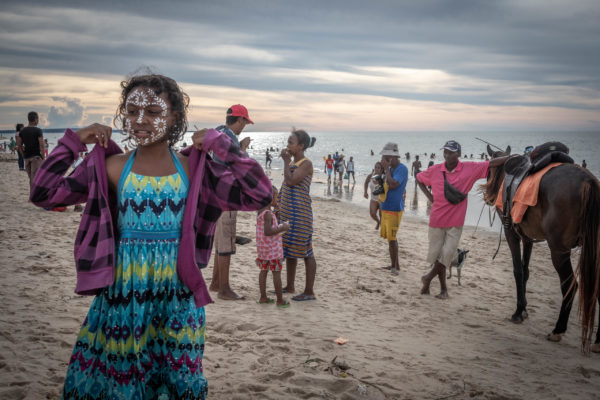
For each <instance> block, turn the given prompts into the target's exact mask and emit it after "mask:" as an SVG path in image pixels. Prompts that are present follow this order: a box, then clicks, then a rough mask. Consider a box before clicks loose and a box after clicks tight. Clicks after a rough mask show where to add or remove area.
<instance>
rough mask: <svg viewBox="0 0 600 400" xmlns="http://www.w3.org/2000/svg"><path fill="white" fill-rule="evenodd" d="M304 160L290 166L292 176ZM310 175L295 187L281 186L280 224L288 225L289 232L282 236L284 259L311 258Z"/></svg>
mask: <svg viewBox="0 0 600 400" xmlns="http://www.w3.org/2000/svg"><path fill="white" fill-rule="evenodd" d="M305 160H308V159H307V158H306V157H305V158H303V159H302V160H300V161H298V162H296V163H295V164H291V165H290V171H291V172H292V174H293V173H294V170H296V169H297V168H298V167H299V166H300V165H301V164H302V163H303V162H304V161H305ZM311 181H312V175H307V176H306V177H305V178H304V179H303V180H302V181H301V182H300V183H298V184H297V185H295V186H288V185H286V184H285V183H283V184H282V185H281V190H280V191H279V206H280V216H281V221H282V222H285V221H287V222H289V223H290V230H289V231H287V232H286V233H285V234H284V235H283V256H284V257H285V258H309V257H312V256H313V248H312V233H313V216H312V206H311V200H310V183H311Z"/></svg>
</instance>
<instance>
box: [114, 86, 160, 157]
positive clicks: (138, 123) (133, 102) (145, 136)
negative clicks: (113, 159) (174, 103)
mask: <svg viewBox="0 0 600 400" xmlns="http://www.w3.org/2000/svg"><path fill="white" fill-rule="evenodd" d="M167 109H168V107H167V103H166V101H165V100H164V99H162V98H160V97H158V96H157V95H156V93H154V91H153V90H152V89H150V88H145V87H139V88H135V89H134V90H132V91H131V92H130V93H129V96H127V100H126V101H125V111H126V116H125V123H124V125H125V126H124V130H125V133H127V134H128V135H129V136H131V137H132V138H133V140H134V141H135V142H136V143H137V144H138V145H141V146H145V145H149V144H152V143H155V142H157V141H159V140H161V139H162V138H163V137H164V136H165V135H166V134H167V118H166V117H167ZM144 116H145V117H146V118H144ZM144 121H148V122H149V123H148V124H144ZM134 122H135V125H134Z"/></svg>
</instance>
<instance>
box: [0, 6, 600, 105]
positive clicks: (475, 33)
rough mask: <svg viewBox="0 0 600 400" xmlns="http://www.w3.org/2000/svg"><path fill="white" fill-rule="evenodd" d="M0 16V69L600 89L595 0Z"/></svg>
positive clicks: (212, 80)
mask: <svg viewBox="0 0 600 400" xmlns="http://www.w3.org/2000/svg"><path fill="white" fill-rule="evenodd" d="M27 14H29V15H30V16H31V18H26V19H19V18H17V17H16V16H18V15H27ZM2 15H3V16H4V17H2V21H1V22H2V25H3V26H4V28H3V29H4V30H5V33H7V34H8V37H9V40H8V41H6V40H5V41H3V42H2V43H0V58H1V59H0V65H2V66H4V67H11V68H18V67H23V66H28V67H32V66H36V67H38V68H46V69H53V70H61V71H74V72H77V71H79V72H86V73H114V74H118V75H125V74H127V73H129V72H131V71H133V70H134V69H135V68H137V67H138V66H140V65H155V66H156V67H157V69H158V70H159V71H164V72H165V73H168V74H170V75H172V76H174V77H175V78H176V79H178V80H185V81H187V82H190V83H198V84H208V85H227V86H234V87H239V88H246V89H259V90H275V91H282V90H288V91H298V90H299V91H329V92H333V93H362V94H378V95H386V96H391V97H396V98H406V99H419V100H422V99H427V100H436V101H456V102H464V103H470V104H511V105H512V104H537V105H559V106H560V105H562V106H566V107H580V106H581V104H580V103H581V102H586V101H587V97H586V96H583V98H582V101H581V102H577V101H572V100H569V101H566V100H561V99H560V98H557V97H556V96H551V97H553V99H552V100H551V101H548V100H544V99H543V97H548V96H538V97H540V99H538V100H536V99H533V100H532V99H530V100H523V98H524V96H521V97H519V96H516V97H512V96H511V95H510V93H501V94H499V93H498V92H497V91H495V90H493V89H494V87H493V85H492V86H490V87H484V88H482V89H480V90H474V89H473V88H469V89H467V90H465V89H464V88H461V87H455V88H454V89H452V90H442V88H440V90H437V91H436V90H435V89H432V90H429V91H427V92H422V93H416V92H415V91H414V90H407V88H403V87H388V88H385V89H382V88H379V87H376V86H375V87H374V86H371V85H369V84H361V83H357V82H348V83H343V82H334V83H331V82H318V81H316V82H314V81H312V80H311V79H309V78H306V77H304V78H302V77H294V76H292V75H286V76H285V77H281V76H278V75H277V74H275V75H271V74H270V73H269V72H270V71H273V70H274V69H293V70H303V69H304V70H306V69H308V70H329V71H338V72H346V71H350V72H352V73H357V74H360V73H361V72H358V71H357V70H356V69H354V67H355V66H361V67H368V66H378V67H387V68H411V69H424V70H440V71H445V72H446V73H448V74H452V75H457V76H461V77H468V78H471V79H479V80H493V81H496V82H497V85H498V86H502V85H506V86H511V85H514V86H518V87H522V86H524V85H531V86H536V87H537V88H538V89H539V90H540V92H544V93H545V91H548V90H554V89H552V88H553V87H556V86H566V87H569V88H573V89H574V90H596V91H597V90H600V78H599V76H598V72H597V71H598V70H599V68H600V41H599V40H598V38H599V37H600V28H598V26H599V25H600V24H598V23H597V21H598V20H600V18H599V17H600V7H598V6H596V5H595V3H594V2H591V1H590V2H583V1H575V2H570V3H569V4H566V3H564V4H563V3H561V2H555V3H549V2H547V1H522V2H512V1H510V2H509V1H495V2H485V1H475V0H471V1H449V0H448V1H441V0H438V1H431V0H429V1H419V2H413V1H407V2H398V1H391V0H390V1H371V2H364V1H329V2H322V1H304V2H297V1H295V2H292V1H285V2H279V1H277V2H276V1H253V2H245V1H220V2H196V1H189V2H159V1H143V2H141V1H134V2H124V1H103V2H97V1H94V2H82V1H66V2H61V7H60V8H59V7H53V6H48V5H47V2H43V1H38V2H35V1H34V2H27V1H26V2H20V3H15V4H14V5H12V6H7V7H6V9H5V10H4V11H3V12H2ZM253 52H254V53H253ZM231 71H237V72H238V73H232V72H231Z"/></svg>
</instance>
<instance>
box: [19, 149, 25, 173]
mask: <svg viewBox="0 0 600 400" xmlns="http://www.w3.org/2000/svg"><path fill="white" fill-rule="evenodd" d="M17 154H18V155H19V170H21V171H25V160H23V155H22V154H21V153H19V152H18V151H17Z"/></svg>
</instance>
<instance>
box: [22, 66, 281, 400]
mask: <svg viewBox="0 0 600 400" xmlns="http://www.w3.org/2000/svg"><path fill="white" fill-rule="evenodd" d="M121 87H122V89H123V91H122V96H121V103H120V105H119V108H118V114H117V116H116V117H115V121H117V122H120V123H121V125H122V128H123V132H124V133H125V134H127V135H128V136H129V138H130V139H131V141H132V142H133V143H135V144H136V147H135V148H134V149H133V151H131V152H129V153H127V154H123V153H122V151H121V149H120V148H119V147H118V146H117V144H116V143H115V142H114V141H112V140H111V139H110V138H111V134H112V131H111V128H110V127H108V126H103V125H100V124H93V125H90V126H88V127H86V128H83V129H80V130H79V131H77V132H74V131H72V130H70V129H69V130H67V132H66V133H65V136H64V137H63V138H62V139H60V140H59V143H58V145H57V147H56V148H55V150H54V151H53V152H52V153H51V154H50V156H49V157H48V159H47V160H46V161H45V162H44V164H43V165H42V167H41V168H40V171H39V172H38V174H37V175H36V179H35V182H34V187H33V189H32V191H31V200H32V201H33V202H34V203H35V204H36V205H39V206H41V207H54V206H58V205H69V204H79V203H84V202H85V203H86V206H85V210H84V213H83V215H82V220H81V224H80V227H79V232H78V233H77V237H76V239H75V261H76V266H77V287H76V289H75V291H76V293H79V294H88V295H94V296H95V297H94V299H93V301H92V304H91V307H90V310H89V313H88V315H87V317H86V318H85V321H84V323H83V326H82V327H81V330H80V333H79V335H78V337H77V342H76V344H75V348H74V350H73V354H72V356H71V359H70V363H69V366H68V370H67V377H66V379H65V386H64V391H63V397H64V398H69V399H71V398H74V399H78V398H86V399H100V398H102V399H104V398H125V399H132V398H139V399H162V398H185V399H204V398H205V397H206V394H207V381H206V379H205V377H204V375H203V369H202V355H203V353H204V338H205V313H204V306H205V305H206V304H209V303H211V302H212V300H211V298H210V296H209V294H208V291H207V288H206V284H205V283H204V279H203V277H202V273H201V272H200V268H203V267H205V266H206V265H207V263H208V260H209V257H210V252H211V247H212V241H213V233H214V225H215V221H216V220H217V219H218V217H219V215H220V213H221V211H222V210H246V211H255V210H258V209H261V208H263V207H264V206H265V205H267V204H270V202H271V183H270V180H269V178H267V177H266V176H265V175H264V173H263V171H262V168H261V167H260V165H259V164H258V163H257V162H255V161H254V160H252V159H249V158H245V157H243V156H242V154H241V152H240V150H239V147H237V146H236V145H234V144H232V142H231V140H230V139H229V138H228V137H227V136H226V135H224V134H222V133H220V132H218V131H215V130H212V129H211V130H206V129H203V130H200V131H197V132H194V134H193V137H192V141H193V146H191V147H189V148H187V149H185V150H184V151H182V152H181V153H177V152H175V151H174V150H173V146H174V145H175V144H176V143H177V142H178V141H179V140H180V139H181V138H182V136H183V133H185V130H186V128H187V118H186V111H187V105H188V102H189V100H188V97H187V95H186V94H185V93H183V92H182V91H181V89H180V88H179V86H178V85H177V83H176V82H175V81H173V80H172V79H170V78H167V77H164V76H161V75H144V76H135V77H133V78H130V79H129V80H127V81H125V82H122V84H121ZM86 144H94V145H95V146H94V148H93V150H92V151H91V152H90V154H89V156H88V157H86V158H85V160H84V161H83V163H82V165H81V166H79V167H78V168H77V169H75V171H74V172H73V173H72V174H71V175H69V176H64V174H65V173H66V170H67V169H68V166H69V165H71V164H72V161H73V159H74V157H76V155H78V153H79V152H80V151H86V146H85V145H86ZM211 151H212V152H214V153H215V154H216V155H217V156H218V157H219V159H221V160H223V161H224V162H225V163H226V164H227V167H226V166H223V165H222V164H217V163H215V162H214V161H212V160H211V158H210V157H207V156H206V154H207V152H211ZM69 161H71V162H69ZM249 183H250V184H249Z"/></svg>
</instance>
